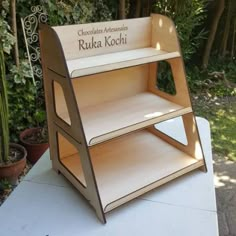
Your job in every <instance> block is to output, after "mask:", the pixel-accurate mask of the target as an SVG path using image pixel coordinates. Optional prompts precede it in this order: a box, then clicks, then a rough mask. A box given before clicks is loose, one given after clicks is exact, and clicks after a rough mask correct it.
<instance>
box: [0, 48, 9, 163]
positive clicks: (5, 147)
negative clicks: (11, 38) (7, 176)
mask: <svg viewBox="0 0 236 236" xmlns="http://www.w3.org/2000/svg"><path fill="white" fill-rule="evenodd" d="M0 75H1V80H0V93H1V95H0V116H1V121H0V162H6V161H7V160H8V155H9V127H8V100H7V85H6V69H5V60H4V52H3V47H2V44H0Z"/></svg>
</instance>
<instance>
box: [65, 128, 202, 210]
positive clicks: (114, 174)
mask: <svg viewBox="0 0 236 236" xmlns="http://www.w3.org/2000/svg"><path fill="white" fill-rule="evenodd" d="M89 151H90V155H91V160H92V164H93V169H94V172H95V177H96V180H97V185H98V191H99V194H100V197H101V201H102V206H103V208H104V212H108V211H110V210H112V209H114V208H115V207H117V206H119V205H121V204H123V203H125V202H127V201H129V200H131V199H133V198H135V197H138V196H140V195H141V194H143V193H145V192H147V191H150V190H151V189H154V188H156V187H158V186H160V185H162V184H164V183H166V182H168V181H170V180H172V179H174V178H176V177H178V176H181V175H183V174H185V173H188V172H190V171H192V170H193V169H197V168H199V167H201V166H203V165H204V162H203V160H197V159H194V158H193V157H191V156H189V155H187V154H186V153H183V152H182V151H180V150H178V149H176V148H174V147H173V146H171V145H170V144H168V143H166V142H165V141H163V140H161V139H160V138H158V137H157V136H156V135H154V134H153V133H151V132H149V131H148V130H146V129H145V130H141V131H136V132H133V133H131V134H128V135H125V136H122V137H120V138H117V139H114V140H112V141H110V142H106V143H103V144H99V145H96V146H94V147H91V148H90V149H89ZM61 162H62V163H63V165H64V166H66V167H67V169H69V170H70V172H72V173H73V175H74V176H76V178H77V179H78V180H79V181H80V182H82V183H83V184H84V185H85V179H84V176H83V174H82V173H83V171H82V167H81V163H80V157H79V154H78V153H75V154H73V155H70V156H67V157H63V158H62V159H61Z"/></svg>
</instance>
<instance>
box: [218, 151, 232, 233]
mask: <svg viewBox="0 0 236 236" xmlns="http://www.w3.org/2000/svg"><path fill="white" fill-rule="evenodd" d="M214 161H215V164H214V171H215V186H216V200H217V209H218V221H219V232H220V236H236V162H232V161H228V160H225V159H224V158H223V157H219V156H216V155H214Z"/></svg>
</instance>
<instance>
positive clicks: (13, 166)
mask: <svg viewBox="0 0 236 236" xmlns="http://www.w3.org/2000/svg"><path fill="white" fill-rule="evenodd" d="M11 147H14V148H16V149H18V150H20V151H21V152H22V153H23V157H22V158H21V159H20V160H19V161H17V162H14V163H10V164H7V165H4V166H0V178H1V179H2V178H4V179H7V180H8V181H9V182H10V183H11V184H13V185H15V184H17V182H18V177H19V175H20V174H21V172H22V171H23V170H24V168H25V165H26V156H27V151H26V150H25V148H24V147H23V146H21V145H19V144H16V143H10V148H11Z"/></svg>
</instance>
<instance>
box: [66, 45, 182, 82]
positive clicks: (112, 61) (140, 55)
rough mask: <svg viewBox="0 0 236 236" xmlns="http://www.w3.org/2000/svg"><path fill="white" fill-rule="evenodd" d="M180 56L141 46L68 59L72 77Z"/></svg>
mask: <svg viewBox="0 0 236 236" xmlns="http://www.w3.org/2000/svg"><path fill="white" fill-rule="evenodd" d="M176 57H180V53H179V52H166V51H163V50H158V49H155V48H141V49H135V50H128V51H123V52H115V53H109V54H106V55H97V56H90V57H85V58H79V59H74V60H68V61H67V67H68V70H69V74H70V76H71V78H76V77H80V76H85V75H90V74H95V73H101V72H105V71H111V70H116V69H121V68H125V67H130V66H136V65H140V64H144V63H150V62H156V61H161V60H167V59H171V58H176Z"/></svg>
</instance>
